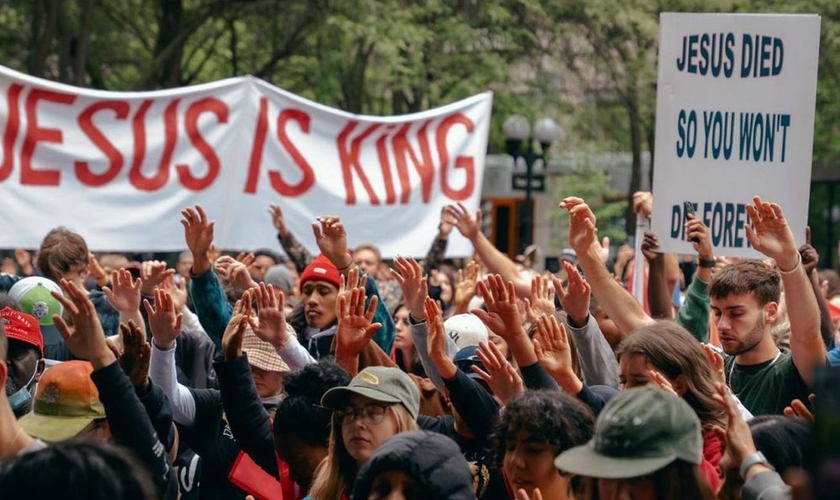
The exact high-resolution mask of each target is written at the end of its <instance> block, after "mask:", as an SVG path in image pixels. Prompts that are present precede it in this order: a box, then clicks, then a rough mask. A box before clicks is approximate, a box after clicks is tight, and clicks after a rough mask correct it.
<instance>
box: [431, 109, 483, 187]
mask: <svg viewBox="0 0 840 500" xmlns="http://www.w3.org/2000/svg"><path fill="white" fill-rule="evenodd" d="M455 125H463V126H464V127H465V128H466V129H467V132H469V133H472V131H473V129H474V128H475V127H474V125H473V122H472V121H470V119H469V118H467V117H466V116H464V115H463V114H461V113H457V114H454V115H450V116H447V117H446V118H444V119H443V121H442V122H441V123H440V126H438V129H437V133H436V137H435V139H436V140H435V143H436V145H437V150H438V155H439V156H440V188H441V192H443V194H444V196H447V197H449V198H450V199H452V200H453V201H464V200H466V199H467V198H469V197H470V195H472V193H473V191H475V159H474V158H473V157H471V156H459V157H457V158H455V167H454V168H463V169H464V171H465V172H466V174H467V180H466V182H465V183H464V187H462V188H461V189H452V187H451V186H450V185H449V175H448V172H447V170H448V169H449V152H448V151H447V149H446V134H447V133H448V132H449V129H450V128H452V127H454V126H455Z"/></svg>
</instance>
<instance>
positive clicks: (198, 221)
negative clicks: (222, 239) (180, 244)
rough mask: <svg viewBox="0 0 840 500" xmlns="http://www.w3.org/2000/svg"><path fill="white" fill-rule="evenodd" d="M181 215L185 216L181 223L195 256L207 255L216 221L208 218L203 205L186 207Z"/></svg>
mask: <svg viewBox="0 0 840 500" xmlns="http://www.w3.org/2000/svg"><path fill="white" fill-rule="evenodd" d="M181 215H183V216H184V218H183V219H182V220H181V224H182V225H183V226H184V239H185V240H186V242H187V247H189V249H190V251H191V252H192V254H193V256H194V257H195V256H199V255H207V254H208V252H209V251H210V245H211V244H212V243H213V228H214V226H215V225H216V222H215V221H211V220H208V219H207V214H206V213H204V209H203V208H201V205H196V206H195V209H192V208H185V209H184V210H182V211H181Z"/></svg>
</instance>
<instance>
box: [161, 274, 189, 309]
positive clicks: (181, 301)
mask: <svg viewBox="0 0 840 500" xmlns="http://www.w3.org/2000/svg"><path fill="white" fill-rule="evenodd" d="M160 288H162V289H163V290H164V291H165V292H166V293H168V294H169V295H170V296H171V297H172V306H173V308H174V309H175V312H176V313H177V312H181V311H183V310H184V307H186V305H187V281H186V280H185V279H182V280H180V281H179V282H177V283H176V282H175V277H174V276H170V277H168V278H166V279H165V280H163V283H161V286H160Z"/></svg>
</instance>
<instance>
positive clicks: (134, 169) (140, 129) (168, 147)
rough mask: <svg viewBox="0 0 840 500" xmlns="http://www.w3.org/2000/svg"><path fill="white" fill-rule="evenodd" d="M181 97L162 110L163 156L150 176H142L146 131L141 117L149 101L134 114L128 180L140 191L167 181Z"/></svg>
mask: <svg viewBox="0 0 840 500" xmlns="http://www.w3.org/2000/svg"><path fill="white" fill-rule="evenodd" d="M179 102H181V99H175V100H173V101H172V102H171V103H169V105H168V106H166V109H165V110H164V111H163V133H164V146H163V156H162V157H161V159H160V164H159V165H158V170H157V173H156V174H155V175H154V176H152V177H144V176H143V171H142V167H143V157H144V156H145V155H146V131H145V129H144V124H143V118H144V117H145V115H146V111H148V110H149V106H151V101H144V102H143V105H142V106H141V107H140V110H139V111H137V114H136V115H134V121H133V122H132V127H133V128H134V162H133V163H132V165H131V172H130V173H129V174H128V180H129V182H131V185H132V186H134V187H136V188H137V189H139V190H141V191H157V190H158V189H160V188H162V187H163V186H165V185H166V183H167V182H168V181H169V164H170V163H171V161H172V153H173V152H174V151H175V142H176V141H177V140H178V115H177V114H176V113H177V112H178V103H179Z"/></svg>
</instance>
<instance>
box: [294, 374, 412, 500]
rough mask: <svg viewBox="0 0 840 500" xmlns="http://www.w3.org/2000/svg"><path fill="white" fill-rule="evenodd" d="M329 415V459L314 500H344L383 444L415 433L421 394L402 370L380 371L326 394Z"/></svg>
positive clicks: (315, 485) (318, 478)
mask: <svg viewBox="0 0 840 500" xmlns="http://www.w3.org/2000/svg"><path fill="white" fill-rule="evenodd" d="M321 406H323V407H324V408H327V409H329V410H333V416H332V432H331V434H330V442H329V454H328V455H327V458H325V459H324V461H323V462H322V464H321V466H320V468H319V469H318V472H317V474H316V476H315V480H314V481H313V484H312V489H311V491H310V496H309V498H311V499H312V500H340V499H342V498H348V497H349V495H350V493H351V491H352V488H353V482H354V481H355V478H356V474H357V473H358V472H359V469H360V468H361V467H362V465H364V464H365V462H367V461H368V459H370V457H371V456H372V455H373V452H374V451H376V448H377V447H378V446H379V445H380V444H382V443H383V442H384V441H385V440H386V439H388V438H390V437H391V436H394V435H396V434H399V433H400V432H405V431H410V430H415V429H417V422H416V420H417V414H418V412H419V409H420V394H419V392H418V390H417V386H416V385H415V384H414V382H413V381H412V380H411V378H410V377H409V376H408V375H406V374H405V373H404V372H403V371H402V370H400V369H398V368H387V367H382V366H375V367H368V368H365V369H364V370H362V371H361V372H359V374H358V375H356V376H355V377H354V378H353V380H352V381H351V382H350V385H348V386H347V387H336V388H334V389H331V390H329V391H327V392H326V393H325V394H324V397H323V398H322V399H321Z"/></svg>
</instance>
